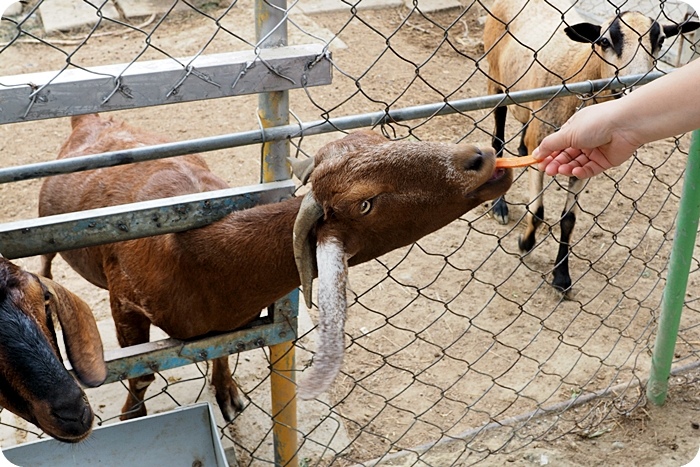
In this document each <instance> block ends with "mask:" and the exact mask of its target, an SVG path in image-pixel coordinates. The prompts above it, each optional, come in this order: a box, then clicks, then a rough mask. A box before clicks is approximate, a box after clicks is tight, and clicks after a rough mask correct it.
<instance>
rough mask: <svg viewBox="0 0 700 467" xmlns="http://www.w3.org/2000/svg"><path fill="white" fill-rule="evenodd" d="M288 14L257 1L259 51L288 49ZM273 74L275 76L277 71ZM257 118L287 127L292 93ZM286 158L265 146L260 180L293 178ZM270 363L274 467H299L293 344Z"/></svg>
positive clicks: (271, 100) (276, 351)
mask: <svg viewBox="0 0 700 467" xmlns="http://www.w3.org/2000/svg"><path fill="white" fill-rule="evenodd" d="M286 10H287V2H286V0H255V33H256V40H257V41H258V46H259V47H260V48H270V47H280V46H285V45H287V19H286V16H285V15H286ZM271 72H273V73H275V70H271ZM258 115H259V117H260V122H261V125H262V127H263V128H270V127H276V126H282V125H286V124H288V123H289V93H288V92H287V91H277V92H267V93H261V94H258ZM287 156H289V141H288V140H286V139H285V140H282V141H276V142H265V143H263V145H262V160H261V174H260V177H261V180H262V181H263V182H275V181H280V180H285V179H288V178H290V177H291V171H290V168H289V164H288V162H287ZM292 302H295V300H292ZM278 303H279V302H278ZM296 303H298V302H296ZM276 308H277V306H276ZM295 311H296V310H294V312H295ZM275 313H276V314H277V310H276V311H275ZM276 318H277V317H276ZM290 337H292V336H290ZM270 361H271V365H272V374H271V378H270V386H271V390H270V392H271V395H270V397H271V399H272V417H273V428H272V429H273V437H274V450H275V465H277V466H290V467H292V466H294V467H295V466H297V465H298V460H297V454H296V453H297V445H298V443H297V433H298V429H297V407H296V382H295V376H294V366H295V351H294V343H293V342H291V341H290V342H285V343H282V344H277V345H271V346H270Z"/></svg>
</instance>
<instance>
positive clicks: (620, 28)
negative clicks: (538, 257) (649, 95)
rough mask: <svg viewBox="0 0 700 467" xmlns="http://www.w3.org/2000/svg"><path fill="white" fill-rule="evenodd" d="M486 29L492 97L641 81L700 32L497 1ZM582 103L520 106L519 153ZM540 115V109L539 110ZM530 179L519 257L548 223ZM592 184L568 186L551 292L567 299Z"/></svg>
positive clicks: (500, 211) (635, 16)
mask: <svg viewBox="0 0 700 467" xmlns="http://www.w3.org/2000/svg"><path fill="white" fill-rule="evenodd" d="M489 13H490V14H489V16H488V17H487V19H486V23H485V25H484V50H485V54H486V57H487V61H488V63H489V73H488V78H489V81H488V92H489V94H498V93H502V92H504V91H506V90H507V91H508V92H512V91H519V90H525V89H535V88H539V87H544V86H552V85H557V84H561V83H562V82H577V81H587V80H596V79H600V78H607V77H612V76H615V75H617V74H618V73H620V74H627V75H629V74H641V73H647V72H649V71H651V70H653V69H654V66H655V60H656V58H655V57H656V56H657V55H658V53H659V51H660V49H661V46H662V44H663V41H664V39H665V38H666V37H670V36H674V35H676V34H679V33H683V32H688V31H693V30H695V29H697V28H698V26H700V23H696V22H686V23H684V24H682V25H675V24H674V25H666V26H661V25H659V23H657V22H656V21H655V20H653V19H651V18H648V17H646V16H644V15H643V14H641V13H638V12H630V11H626V12H622V13H620V14H619V15H617V16H614V17H612V18H610V19H609V20H608V21H606V22H605V23H603V24H602V25H600V26H599V25H595V24H591V23H586V22H584V21H583V19H582V18H581V17H580V16H579V15H578V14H577V13H576V12H575V11H574V9H573V5H572V4H571V3H570V2H569V1H567V0H548V1H544V0H497V1H496V2H495V3H494V5H493V7H492V8H491V10H490V12H489ZM580 104H581V101H580V100H579V99H578V98H577V97H575V96H570V97H561V98H557V99H551V100H549V101H538V102H534V103H532V104H531V106H524V105H516V106H513V110H512V112H513V115H514V116H515V118H516V119H517V120H518V121H520V122H521V123H522V124H523V125H524V128H523V133H522V139H521V142H520V147H519V148H518V154H519V155H520V156H524V155H526V154H531V153H532V151H533V150H534V149H535V148H536V147H537V146H538V145H539V143H540V141H542V139H543V138H544V137H545V136H547V135H548V134H550V133H552V132H554V131H555V130H556V129H557V128H559V127H560V126H561V125H563V124H564V123H565V122H566V121H567V120H568V119H569V118H570V117H571V116H572V115H573V114H574V112H575V111H576V109H577V107H578V106H579V105H580ZM533 109H534V110H533ZM506 114H507V108H506V107H505V106H504V107H498V108H496V109H495V110H494V116H495V121H496V130H495V133H494V138H493V147H494V149H495V151H496V153H497V155H498V156H499V157H500V156H501V155H502V150H503V145H504V142H505V121H506ZM528 171H529V173H530V206H529V208H528V212H527V215H526V219H527V228H526V230H525V234H524V235H523V236H522V237H521V238H520V239H519V240H518V245H519V247H520V250H521V251H523V252H528V251H530V250H532V248H533V247H534V246H535V232H536V230H537V228H538V227H539V225H540V224H541V223H542V221H543V219H544V206H543V204H542V187H543V185H542V181H543V174H542V172H540V171H538V170H536V169H534V168H529V169H528ZM584 184H585V182H584V181H583V180H579V179H577V178H570V179H569V186H568V196H567V201H566V205H565V207H564V210H563V212H562V219H561V237H560V241H559V251H558V253H557V257H556V261H555V268H554V279H553V282H552V285H553V286H554V287H555V288H556V289H557V290H559V291H561V292H565V293H566V292H568V291H569V290H570V288H571V276H570V273H569V264H568V256H569V243H570V241H571V234H572V231H573V228H574V225H575V223H576V216H577V214H578V205H577V196H578V194H579V193H580V192H581V190H582V189H583V186H584ZM493 212H494V216H495V217H496V219H498V220H499V222H501V223H503V224H505V223H507V222H508V206H507V205H506V203H505V200H504V199H503V198H499V199H497V200H496V201H495V202H494V204H493Z"/></svg>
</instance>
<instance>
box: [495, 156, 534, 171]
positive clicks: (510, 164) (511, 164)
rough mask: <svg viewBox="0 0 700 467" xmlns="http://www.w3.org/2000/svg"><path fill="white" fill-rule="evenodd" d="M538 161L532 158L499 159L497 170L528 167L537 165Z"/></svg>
mask: <svg viewBox="0 0 700 467" xmlns="http://www.w3.org/2000/svg"><path fill="white" fill-rule="evenodd" d="M537 162H539V161H537V160H536V159H535V158H534V157H532V156H520V157H499V158H497V159H496V168H497V169H514V168H516V167H527V166H528V165H532V164H536V163H537Z"/></svg>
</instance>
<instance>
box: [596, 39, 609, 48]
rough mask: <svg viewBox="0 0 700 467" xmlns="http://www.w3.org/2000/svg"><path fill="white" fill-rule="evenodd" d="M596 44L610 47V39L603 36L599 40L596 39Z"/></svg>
mask: <svg viewBox="0 0 700 467" xmlns="http://www.w3.org/2000/svg"><path fill="white" fill-rule="evenodd" d="M598 44H600V46H601V47H602V48H604V49H607V48H608V47H610V45H611V44H610V40H609V39H608V38H607V37H603V38H602V39H601V40H600V41H598Z"/></svg>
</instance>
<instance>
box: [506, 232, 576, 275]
mask: <svg viewBox="0 0 700 467" xmlns="http://www.w3.org/2000/svg"><path fill="white" fill-rule="evenodd" d="M534 247H535V236H534V235H530V236H527V237H525V238H523V236H522V235H521V236H519V237H518V248H520V252H521V253H529V252H530V251H532V249H533V248H534ZM555 282H556V281H555ZM570 282H571V281H569V283H570ZM555 287H556V286H555Z"/></svg>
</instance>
